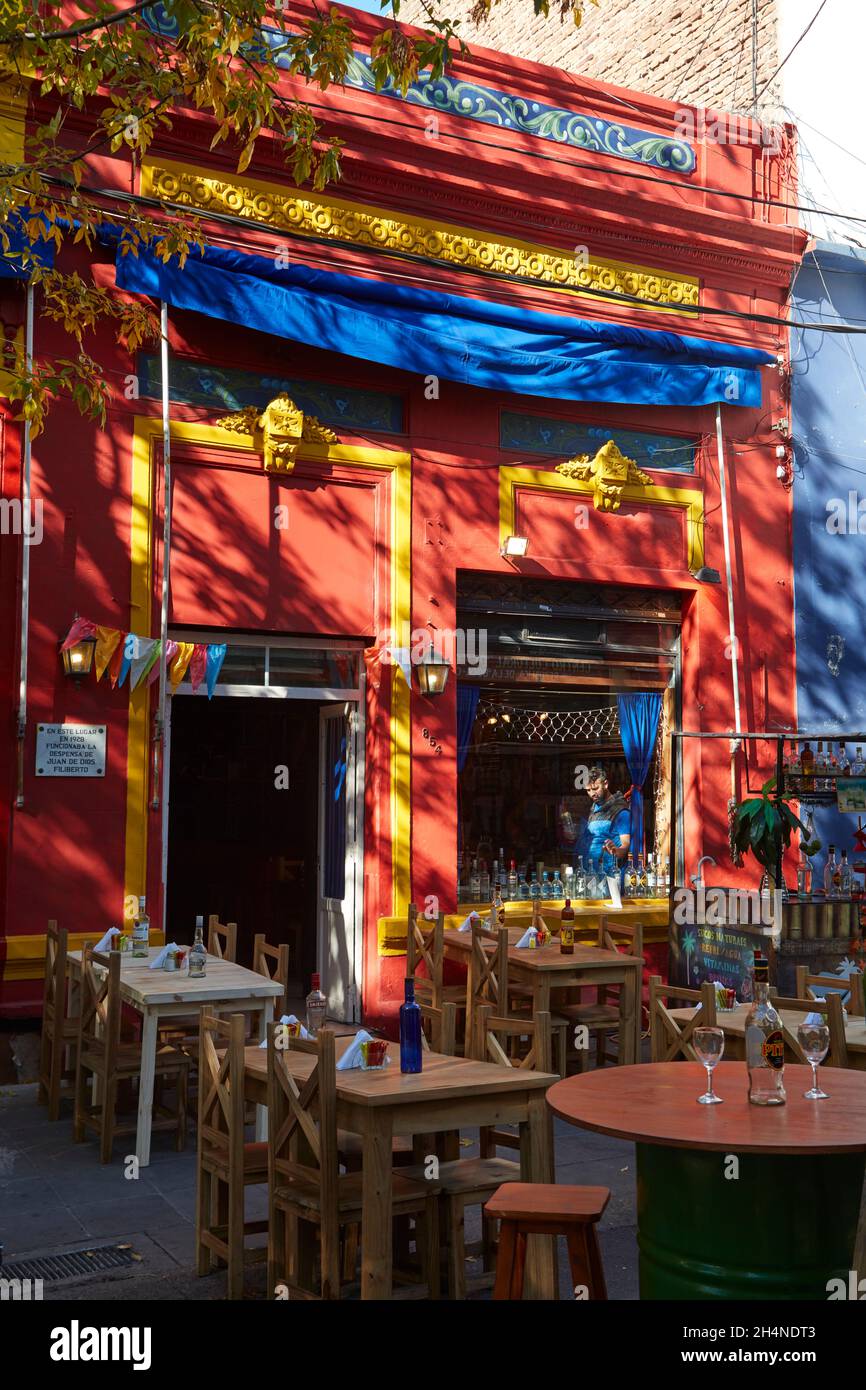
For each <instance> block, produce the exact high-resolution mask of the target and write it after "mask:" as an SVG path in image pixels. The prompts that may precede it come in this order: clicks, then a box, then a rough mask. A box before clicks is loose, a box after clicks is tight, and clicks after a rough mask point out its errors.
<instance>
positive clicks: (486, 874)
mask: <svg viewBox="0 0 866 1390" xmlns="http://www.w3.org/2000/svg"><path fill="white" fill-rule="evenodd" d="M478 877H479V883H478V889H479V892H480V894H481V897H480V901H481V902H483V903H486V902H489V901H490V871H489V869H488V868H487V860H486V859H482V861H481V871H480V873H479V876H478Z"/></svg>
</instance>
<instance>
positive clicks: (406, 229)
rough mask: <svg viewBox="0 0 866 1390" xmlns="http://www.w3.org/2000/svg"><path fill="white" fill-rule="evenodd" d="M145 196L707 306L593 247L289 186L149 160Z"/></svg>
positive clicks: (588, 290)
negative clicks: (521, 236)
mask: <svg viewBox="0 0 866 1390" xmlns="http://www.w3.org/2000/svg"><path fill="white" fill-rule="evenodd" d="M141 191H142V194H144V195H145V196H147V197H150V198H161V199H165V200H166V201H167V202H173V203H183V204H185V205H186V206H188V207H194V208H198V209H199V210H200V211H202V212H204V213H208V212H218V213H231V214H232V215H233V216H235V217H244V218H248V219H249V220H250V221H255V222H259V223H266V224H267V225H268V226H269V227H272V228H273V229H274V230H275V231H279V229H280V228H281V227H282V228H284V229H285V230H286V231H290V232H292V233H296V234H300V235H301V236H316V237H327V238H330V239H333V240H334V241H340V242H345V243H348V244H349V245H354V246H377V247H387V249H388V250H391V251H398V252H404V253H405V254H407V255H420V256H432V257H435V258H436V259H437V260H444V261H450V262H452V263H453V264H454V265H461V266H468V267H472V268H474V269H478V270H494V271H499V272H501V273H502V274H507V275H512V276H516V277H517V278H521V277H522V278H526V279H532V280H542V281H545V282H547V283H548V284H550V285H551V286H552V287H556V288H558V289H563V290H565V291H566V292H567V293H569V294H577V295H587V296H590V297H591V296H592V293H593V291H594V290H596V291H597V290H604V291H605V292H606V293H618V294H624V295H631V296H634V297H635V298H637V299H639V300H643V301H645V303H646V305H647V307H648V308H652V309H653V310H654V311H655V312H658V313H677V312H681V307H678V308H669V307H666V306H670V305H674V306H684V305H685V306H688V307H689V308H691V309H693V310H695V311H696V312H697V310H698V308H699V306H700V281H699V280H698V279H696V278H695V277H694V276H693V275H683V274H671V273H670V272H669V271H665V270H658V269H656V268H655V267H652V266H644V265H634V264H632V263H630V262H627V261H614V260H608V259H606V258H602V257H594V258H593V259H592V260H589V259H588V252H587V248H586V247H579V248H578V247H576V248H574V250H571V251H563V250H561V249H560V248H559V247H553V246H544V245H541V244H539V243H535V242H530V241H521V240H518V239H517V238H516V237H509V236H503V235H501V234H497V235H496V236H494V235H493V234H492V233H486V232H482V231H479V230H478V228H476V227H460V226H456V225H454V224H452V223H448V222H439V221H433V220H432V219H430V218H425V217H417V216H414V215H408V214H406V213H402V214H397V213H396V212H394V210H393V209H389V208H380V207H374V206H371V205H369V204H366V203H350V202H346V201H344V200H338V199H336V198H331V197H328V196H327V195H326V194H323V193H317V194H315V195H313V194H311V193H298V192H295V191H289V190H287V188H286V186H285V185H284V184H276V183H265V182H262V181H261V180H259V179H251V178H243V179H239V178H238V177H237V176H235V177H233V178H231V179H227V178H225V177H223V176H219V175H217V174H215V173H214V171H213V170H209V169H206V168H200V167H196V166H193V165H186V164H177V163H172V162H170V161H167V160H160V161H159V163H158V164H157V163H155V162H153V161H149V160H145V161H144V163H143V164H142V170H141ZM634 307H638V308H639V307H641V306H640V305H637V306H634Z"/></svg>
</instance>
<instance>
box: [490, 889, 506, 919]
mask: <svg viewBox="0 0 866 1390" xmlns="http://www.w3.org/2000/svg"><path fill="white" fill-rule="evenodd" d="M493 915H494V923H495V926H496V927H504V926H505V903H504V902H503V901H502V894H501V892H500V891H499V888H498V887H497V889H496V891H495V893H494V894H493Z"/></svg>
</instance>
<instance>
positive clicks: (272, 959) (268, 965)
mask: <svg viewBox="0 0 866 1390" xmlns="http://www.w3.org/2000/svg"><path fill="white" fill-rule="evenodd" d="M233 925H234V924H233ZM235 930H237V928H236V927H235ZM232 959H234V957H232ZM253 970H254V971H255V973H256V974H257V975H264V977H265V979H266V980H276V982H277V984H278V985H282V986H283V997H282V999H275V1000H274V1013H275V1014H276V1016H277V1018H279V1017H280V1015H281V1014H284V1013H287V1012H288V1007H289V945H288V942H286V941H284V942H283V944H282V946H269V945H268V943H267V941H266V940H265V937H264V933H263V932H258V933H257V934H256V935H255V936H254V937H253Z"/></svg>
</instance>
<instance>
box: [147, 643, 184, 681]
mask: <svg viewBox="0 0 866 1390" xmlns="http://www.w3.org/2000/svg"><path fill="white" fill-rule="evenodd" d="M161 655H162V653H161V652H160V651H157V654H156V661H155V662H154V663H153V665H152V666H151V668H150V674H149V676H148V678H147V683H148V685H153V683H154V681H156V680H159V673H160V660H159V658H160V656H161ZM176 656H177V643H176V642H173V641H172V640H171V638H170V637H169V638H168V640H167V641H166V644H165V669H166V670H167V671H168V672H169V673H170V672H171V663H172V662H173V661H174V659H175V657H176Z"/></svg>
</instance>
